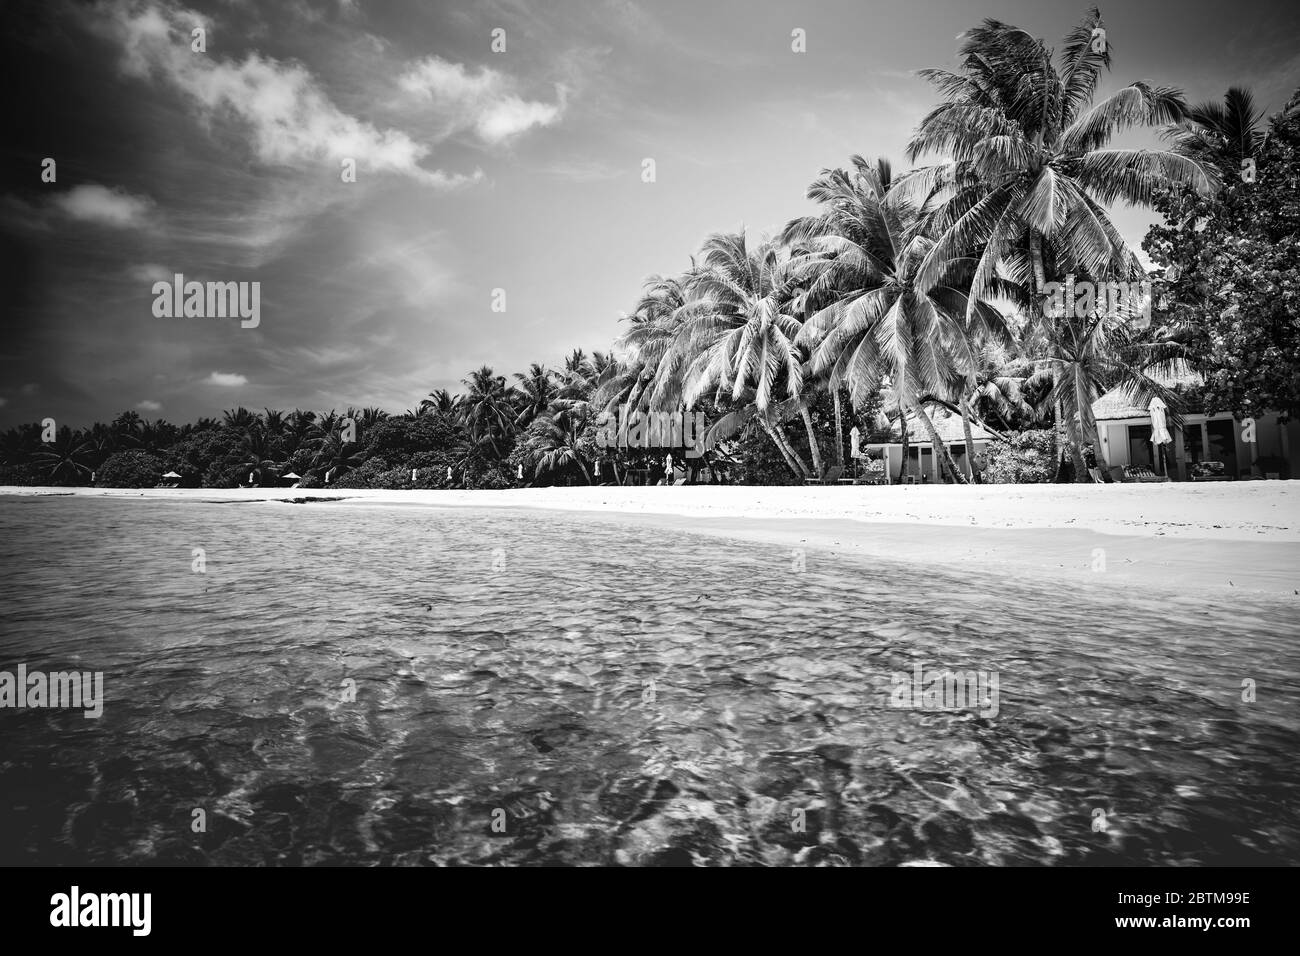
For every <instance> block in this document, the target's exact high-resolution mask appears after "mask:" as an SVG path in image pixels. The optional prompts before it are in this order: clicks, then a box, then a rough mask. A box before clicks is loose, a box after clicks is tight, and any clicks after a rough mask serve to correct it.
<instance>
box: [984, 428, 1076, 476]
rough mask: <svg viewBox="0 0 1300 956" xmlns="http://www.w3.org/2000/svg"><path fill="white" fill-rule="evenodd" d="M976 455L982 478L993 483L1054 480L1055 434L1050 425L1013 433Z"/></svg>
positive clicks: (1055, 458)
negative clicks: (1007, 440)
mask: <svg viewBox="0 0 1300 956" xmlns="http://www.w3.org/2000/svg"><path fill="white" fill-rule="evenodd" d="M1009 437H1010V439H1011V441H1010V442H1009V443H1008V442H994V443H993V444H991V445H989V446H988V449H987V450H986V451H985V452H984V453H983V454H982V455H979V456H978V459H979V468H980V473H981V476H982V477H983V479H984V481H986V482H988V483H990V484H996V485H1032V484H1047V483H1050V482H1052V481H1054V480H1055V479H1056V462H1057V452H1056V433H1055V431H1054V430H1053V429H1050V428H1038V429H1033V430H1031V431H1023V432H1012V433H1011V435H1010V436H1009Z"/></svg>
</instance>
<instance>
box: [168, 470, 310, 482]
mask: <svg viewBox="0 0 1300 956" xmlns="http://www.w3.org/2000/svg"><path fill="white" fill-rule="evenodd" d="M176 477H177V478H179V477H180V475H177V476H176ZM280 477H281V478H292V479H294V480H295V481H297V480H298V479H299V478H301V477H302V475H300V474H298V473H297V472H293V471H291V472H289V473H288V474H287V475H281V476H280Z"/></svg>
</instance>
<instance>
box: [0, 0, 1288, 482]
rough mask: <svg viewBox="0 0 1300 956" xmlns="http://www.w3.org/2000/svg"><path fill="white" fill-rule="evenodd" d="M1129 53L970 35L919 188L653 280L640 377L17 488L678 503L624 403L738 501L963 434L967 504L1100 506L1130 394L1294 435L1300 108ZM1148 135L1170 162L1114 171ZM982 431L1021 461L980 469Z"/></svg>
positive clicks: (641, 305)
mask: <svg viewBox="0 0 1300 956" xmlns="http://www.w3.org/2000/svg"><path fill="white" fill-rule="evenodd" d="M1099 31H1104V26H1103V23H1102V19H1101V15H1100V13H1098V12H1097V11H1096V10H1095V9H1094V10H1092V11H1091V12H1090V13H1089V14H1088V16H1087V17H1085V18H1084V20H1083V21H1082V22H1081V23H1080V24H1079V25H1078V26H1076V27H1075V28H1074V29H1073V30H1071V31H1070V32H1069V33H1068V34H1067V35H1066V37H1065V38H1064V40H1063V42H1062V44H1061V46H1060V49H1059V50H1056V51H1053V50H1051V49H1049V48H1048V46H1047V45H1046V44H1045V43H1044V42H1043V41H1041V40H1038V39H1035V38H1033V37H1031V36H1030V35H1029V34H1027V33H1025V32H1024V31H1022V30H1020V29H1018V28H1016V27H1013V26H1010V25H1007V24H1004V23H1000V22H997V21H994V20H986V21H985V22H984V23H983V24H982V25H981V26H979V27H976V28H974V29H972V30H970V31H968V32H967V33H966V34H964V37H963V42H962V46H961V49H960V56H961V61H960V66H959V68H958V69H957V70H955V71H948V70H925V71H922V75H923V76H924V77H925V78H926V79H927V80H929V81H930V82H931V83H932V84H933V85H934V87H935V91H936V95H937V99H938V102H937V104H936V105H935V107H934V108H933V109H932V110H931V111H930V112H929V113H928V114H927V115H926V116H925V117H923V118H922V119H921V121H920V123H919V125H918V126H917V129H916V132H915V134H914V136H913V138H912V140H911V142H910V144H909V146H908V156H909V159H910V160H912V161H913V162H915V161H917V160H919V159H921V158H922V157H927V156H933V157H935V158H936V161H935V162H934V163H933V164H931V165H922V166H917V167H916V168H913V169H911V170H909V171H907V172H905V173H903V174H901V175H899V174H896V173H895V171H894V169H893V168H892V166H891V165H890V163H889V162H887V161H885V160H883V159H877V160H868V159H865V158H863V157H861V156H854V157H852V158H851V160H850V162H849V164H848V165H847V167H845V168H838V169H826V170H823V171H822V173H821V174H820V175H819V176H818V177H817V178H816V179H815V180H814V182H813V183H812V184H811V185H810V186H809V187H808V193H807V195H808V198H810V199H811V200H813V201H814V202H815V203H816V204H817V211H816V212H815V213H814V214H812V215H809V216H805V217H801V218H799V219H796V220H794V221H792V222H790V223H788V224H787V225H786V226H785V228H784V229H783V230H781V232H780V234H779V235H777V236H775V237H770V238H764V239H762V240H758V241H755V240H754V239H753V238H752V237H750V236H748V235H746V234H745V233H743V232H742V233H719V234H716V235H713V236H711V237H709V238H708V239H707V240H706V241H705V243H704V245H703V247H702V248H701V249H700V250H698V252H697V253H696V255H694V256H693V257H692V258H691V259H690V266H689V268H687V269H686V270H685V271H683V272H682V273H680V274H677V275H669V276H653V277H651V278H650V279H649V280H647V282H646V284H645V287H644V289H643V290H642V293H641V296H640V298H639V299H638V301H637V302H636V304H635V307H634V309H633V310H632V313H631V314H630V315H629V317H628V318H627V320H626V321H627V326H626V328H625V329H624V330H623V331H622V334H621V336H620V337H619V338H618V340H617V342H616V345H615V348H614V350H613V351H611V352H608V353H606V352H595V353H592V354H591V355H587V354H585V353H584V352H582V351H581V350H578V351H575V352H573V353H572V354H571V355H570V356H569V357H568V358H567V359H566V360H565V362H564V367H563V368H561V369H558V370H551V369H547V368H545V367H544V366H542V365H538V364H533V365H532V366H530V368H529V369H528V370H527V371H526V372H521V373H516V374H514V375H513V377H512V379H508V378H507V377H506V376H503V375H497V374H496V373H495V372H494V371H493V370H492V369H490V368H487V367H484V368H480V369H478V370H477V371H475V372H472V373H471V374H470V375H469V376H468V377H467V378H466V379H464V380H463V385H464V391H463V392H461V393H460V394H457V395H452V394H449V393H448V392H446V391H441V390H440V391H437V392H434V393H432V394H430V395H429V396H428V397H427V398H425V399H424V400H423V401H422V402H420V404H419V406H418V407H417V408H415V409H412V410H408V411H407V412H406V413H405V414H401V415H390V414H388V413H386V412H384V411H382V410H380V409H375V408H365V409H359V410H358V409H348V410H346V411H345V412H343V413H338V412H336V411H329V412H323V413H316V412H305V411H300V410H295V411H293V412H289V413H284V412H280V411H274V410H271V409H266V410H264V412H262V413H254V412H250V411H249V410H247V409H244V408H236V409H232V410H230V411H227V412H225V413H224V417H223V418H222V419H221V420H212V419H203V420H200V421H199V422H197V423H194V424H187V425H184V426H180V427H177V426H174V425H171V424H169V423H167V422H162V421H157V422H149V421H144V420H142V419H141V418H140V417H139V416H138V415H136V414H135V413H133V412H126V413H123V414H122V415H119V416H118V417H117V418H116V419H115V420H114V421H113V422H112V423H111V424H108V425H102V424H96V425H94V426H92V427H90V428H88V429H80V430H73V429H69V428H66V427H64V428H60V429H58V430H57V432H56V433H55V434H54V435H53V436H49V435H43V434H42V428H41V426H40V425H28V426H23V427H21V428H17V429H13V430H11V431H9V432H8V433H7V434H6V435H5V436H4V444H3V466H2V467H0V483H10V484H61V485H73V484H86V483H89V482H90V480H91V477H92V475H93V476H94V481H95V483H97V484H121V485H126V486H136V485H142V484H152V483H155V481H156V480H157V479H159V478H161V476H162V473H163V472H164V471H174V472H176V473H178V474H179V475H181V479H180V482H181V484H183V485H190V486H200V485H201V486H205V487H225V486H233V485H236V484H248V483H250V482H251V483H252V484H256V485H267V484H282V483H284V482H286V481H289V480H294V479H287V478H285V477H284V476H286V475H296V476H298V478H299V479H300V480H301V483H302V485H303V486H304V487H320V486H324V485H330V486H332V487H351V488H362V487H397V488H402V487H417V488H443V487H469V488H501V487H512V486H514V485H516V484H519V483H521V482H524V483H576V484H589V483H596V482H624V481H646V480H650V481H654V480H657V479H658V478H661V477H662V476H663V464H662V452H651V451H646V450H633V451H628V450H621V451H617V452H615V451H611V450H609V449H601V448H599V447H598V446H597V443H596V431H597V425H598V421H599V416H600V415H601V414H602V413H608V412H609V411H611V410H614V409H617V408H618V407H619V406H620V405H627V406H630V407H633V408H645V409H651V410H655V411H662V412H676V411H681V410H683V409H689V410H700V411H703V412H704V413H705V415H706V418H707V421H708V422H709V427H710V429H711V431H710V435H711V437H713V438H716V439H718V441H717V444H716V447H715V448H713V450H712V451H710V452H709V454H708V456H707V458H706V462H705V463H706V464H707V465H708V466H709V469H710V473H711V474H712V475H713V476H714V478H715V479H718V480H728V481H743V482H747V483H760V484H762V483H781V482H786V483H789V482H800V481H802V480H803V479H806V478H814V477H819V476H824V475H825V474H826V473H827V472H828V471H829V469H830V468H832V467H833V466H838V467H843V466H844V465H845V463H846V457H847V455H848V447H849V438H848V435H849V432H850V430H851V429H853V428H854V427H856V428H858V430H859V434H860V436H861V438H862V440H863V441H864V442H865V441H870V440H873V439H877V440H878V439H883V438H885V437H886V436H898V437H899V438H901V440H902V441H903V442H904V444H905V445H906V444H907V443H908V442H909V441H915V440H920V441H931V440H932V438H933V437H937V436H936V434H935V426H934V423H933V417H934V415H935V413H936V411H939V410H946V411H948V412H952V413H955V414H957V415H959V416H960V417H961V420H962V422H963V425H964V426H965V440H966V446H967V454H966V455H965V458H964V461H965V462H966V464H965V465H964V466H963V467H961V468H959V467H958V466H957V465H956V464H955V462H954V460H953V458H952V456H951V455H949V454H948V453H947V452H946V451H944V452H943V453H942V454H941V455H940V456H939V463H938V464H939V466H940V468H941V471H942V477H943V480H946V481H952V482H967V481H972V480H982V479H986V480H992V481H1041V480H1052V478H1054V477H1056V476H1059V475H1063V474H1072V475H1073V476H1074V477H1075V479H1076V480H1080V481H1083V480H1087V471H1086V468H1085V467H1084V455H1085V453H1086V449H1088V448H1090V447H1093V448H1095V447H1100V443H1099V442H1098V434H1097V426H1096V422H1095V421H1094V420H1093V416H1092V410H1091V405H1092V402H1093V401H1094V400H1095V399H1096V398H1097V397H1098V396H1099V395H1100V394H1101V393H1102V392H1103V391H1105V390H1106V389H1108V388H1111V387H1114V386H1117V385H1119V386H1126V387H1128V388H1130V389H1131V390H1133V392H1134V393H1135V394H1137V395H1138V396H1141V397H1148V396H1153V395H1158V396H1160V397H1161V398H1163V399H1164V400H1165V401H1166V402H1167V403H1168V404H1169V405H1170V406H1171V408H1172V409H1173V410H1174V412H1175V413H1177V412H1178V411H1179V410H1186V409H1187V408H1188V402H1189V400H1195V401H1201V402H1203V403H1205V405H1206V406H1207V407H1208V408H1209V410H1211V411H1218V410H1226V411H1232V412H1235V413H1238V414H1249V413H1251V412H1252V411H1257V410H1259V409H1261V408H1264V407H1267V408H1272V409H1277V410H1281V411H1284V412H1291V411H1293V410H1294V409H1295V408H1296V407H1297V405H1298V404H1300V373H1298V372H1297V367H1296V363H1295V355H1296V354H1297V346H1298V345H1300V325H1298V324H1297V323H1298V321H1300V320H1298V318H1297V316H1298V315H1300V312H1298V311H1297V304H1298V303H1297V298H1298V297H1300V285H1297V281H1298V270H1297V265H1298V263H1297V253H1298V251H1300V233H1298V230H1297V226H1298V224H1300V199H1298V198H1297V196H1300V193H1298V192H1297V186H1298V185H1300V182H1298V181H1297V166H1296V160H1297V146H1298V145H1300V118H1297V111H1296V109H1295V106H1296V103H1295V101H1293V102H1292V103H1291V104H1289V106H1288V108H1287V109H1286V110H1284V111H1283V112H1282V113H1281V114H1279V116H1277V117H1274V118H1273V120H1272V121H1271V123H1270V124H1269V126H1268V129H1267V130H1264V129H1262V128H1260V119H1261V118H1260V117H1259V116H1258V115H1257V112H1256V111H1255V110H1254V107H1253V105H1252V104H1251V103H1250V100H1249V94H1248V93H1247V92H1246V91H1242V90H1231V91H1229V93H1228V95H1227V97H1226V98H1225V103H1224V105H1222V106H1221V105H1219V104H1205V105H1202V106H1198V107H1189V106H1188V105H1187V104H1186V103H1185V102H1184V100H1183V97H1182V95H1181V93H1180V92H1179V91H1178V90H1177V89H1174V88H1172V87H1168V86H1159V85H1154V84H1152V83H1150V82H1148V81H1145V80H1138V81H1134V82H1132V83H1130V84H1128V85H1126V86H1123V87H1121V88H1120V89H1119V90H1117V91H1116V92H1115V93H1113V94H1111V95H1110V96H1108V97H1106V98H1104V99H1101V100H1099V101H1098V100H1096V98H1095V95H1094V94H1095V91H1096V88H1097V85H1098V82H1099V80H1100V77H1101V76H1102V74H1103V73H1104V72H1105V71H1108V70H1109V69H1110V65H1111V62H1110V48H1109V46H1108V44H1107V41H1106V38H1105V34H1104V32H1099ZM1099 37H1100V40H1099V39H1098V38H1099ZM1134 127H1144V128H1146V129H1148V130H1150V131H1152V132H1154V133H1157V134H1160V135H1162V136H1163V137H1164V138H1165V139H1166V141H1167V148H1160V149H1130V148H1117V147H1114V146H1113V145H1112V143H1111V141H1112V139H1113V137H1114V136H1115V135H1116V134H1117V133H1119V132H1121V131H1124V130H1127V129H1130V128H1134ZM1244 159H1250V160H1251V161H1252V162H1253V163H1254V164H1255V175H1254V176H1253V177H1250V178H1249V181H1247V180H1246V179H1244V178H1243V177H1242V176H1241V175H1240V169H1241V167H1242V161H1243V160H1244ZM1117 200H1122V201H1124V202H1128V203H1133V204H1139V205H1145V206H1150V207H1153V208H1155V209H1157V210H1159V211H1160V212H1162V213H1163V214H1164V217H1165V224H1164V225H1162V226H1158V227H1155V228H1153V229H1152V231H1151V233H1150V234H1149V236H1148V237H1147V239H1146V242H1145V243H1144V246H1145V248H1146V249H1147V250H1148V252H1149V253H1150V255H1151V256H1152V258H1153V260H1154V261H1155V262H1157V263H1158V264H1159V266H1160V267H1161V271H1159V272H1157V273H1153V276H1148V275H1147V273H1146V271H1145V270H1144V268H1143V267H1142V265H1141V263H1140V260H1139V259H1138V257H1137V255H1136V253H1135V252H1134V250H1132V249H1131V248H1130V247H1129V245H1128V244H1127V242H1126V241H1125V240H1124V238H1123V237H1122V236H1121V235H1120V233H1119V231H1118V230H1117V229H1116V227H1115V226H1114V224H1113V223H1112V222H1111V220H1110V218H1109V215H1108V213H1107V208H1108V207H1109V206H1111V205H1112V204H1113V203H1114V202H1116V201H1117ZM1153 277H1154V279H1155V283H1154V285H1155V288H1156V290H1157V293H1158V294H1156V295H1154V296H1149V297H1148V299H1147V301H1146V302H1145V303H1144V310H1143V311H1144V314H1143V315H1138V314H1136V312H1135V310H1134V308H1133V307H1132V306H1131V304H1128V305H1125V304H1119V303H1116V302H1114V301H1110V302H1106V301H1105V300H1097V301H1093V300H1092V299H1087V300H1086V302H1085V304H1083V305H1080V306H1078V307H1076V308H1074V309H1068V308H1067V309H1059V308H1054V307H1049V292H1050V289H1051V287H1052V284H1053V283H1067V284H1070V283H1075V284H1080V283H1093V284H1094V285H1097V284H1101V283H1107V282H1131V281H1135V280H1149V279H1152V278H1153ZM1071 287H1073V286H1071ZM1148 317H1150V319H1151V321H1146V319H1147V318H1148ZM1189 368H1190V369H1193V370H1196V371H1199V372H1200V373H1201V374H1202V375H1203V377H1204V379H1205V383H1206V384H1205V387H1204V388H1203V389H1200V390H1198V391H1197V392H1196V394H1195V395H1188V394H1186V393H1185V392H1183V391H1180V390H1175V389H1173V388H1170V387H1168V386H1167V385H1166V384H1163V382H1164V381H1166V380H1167V376H1168V375H1169V373H1172V372H1178V371H1183V370H1185V369H1189ZM973 423H979V424H981V425H982V426H983V427H985V428H986V429H988V430H989V431H990V432H992V433H994V434H995V435H996V436H997V442H996V443H995V447H994V448H993V449H992V450H991V451H990V452H989V453H988V454H986V455H983V456H979V457H978V458H977V456H976V455H975V454H974V450H973V445H972V444H971V437H970V436H971V425H972V424H973ZM43 439H52V440H43ZM1062 455H1066V456H1068V458H1069V466H1070V467H1066V468H1062V467H1060V464H1061V463H1060V461H1059V459H1060V458H1061V456H1062ZM981 467H982V468H983V469H985V470H986V472H987V474H985V475H983V476H981V475H980V473H979V471H980V468H981ZM413 471H414V475H413V474H412V472H413ZM521 474H522V478H520V475H521Z"/></svg>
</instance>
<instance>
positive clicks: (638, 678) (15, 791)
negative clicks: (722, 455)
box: [0, 498, 1300, 866]
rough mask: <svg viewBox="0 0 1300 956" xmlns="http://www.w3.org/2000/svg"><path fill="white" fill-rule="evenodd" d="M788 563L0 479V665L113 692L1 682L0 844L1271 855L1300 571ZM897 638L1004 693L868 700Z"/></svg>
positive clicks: (353, 852)
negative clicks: (1085, 580)
mask: <svg viewBox="0 0 1300 956" xmlns="http://www.w3.org/2000/svg"><path fill="white" fill-rule="evenodd" d="M954 534H960V531H958V530H954ZM195 548H202V549H203V550H204V558H205V562H206V565H205V569H204V571H203V572H202V573H197V572H195V571H194V570H192V563H193V562H194V560H195V559H194V556H193V549H195ZM800 564H801V562H800V560H799V556H798V555H793V554H792V553H791V549H790V548H789V547H785V546H779V545H761V544H755V543H738V542H732V541H728V540H724V539H719V538H714V537H704V536H693V535H681V534H677V533H670V532H667V531H663V530H660V529H655V528H653V527H648V526H644V525H629V524H620V523H619V522H618V521H617V519H612V518H609V517H608V516H607V517H604V518H601V517H598V516H585V515H575V514H562V513H548V512H509V511H499V510H481V511H480V510H462V509H453V510H436V509H429V508H400V507H378V506H370V507H361V506H358V507H353V506H338V505H332V504H329V503H316V504H308V505H293V504H285V503H263V502H253V503H202V502H179V503H172V502H162V501H156V500H155V501H149V502H147V503H144V502H132V501H121V500H102V499H101V500H93V499H74V498H27V499H18V498H7V499H6V498H0V601H2V604H0V670H8V671H10V672H14V671H15V670H16V667H17V665H18V664H19V663H25V664H26V665H27V667H28V669H29V671H34V670H44V671H56V670H68V669H74V668H75V669H78V670H83V671H102V672H103V673H104V681H105V693H106V698H107V701H106V704H105V708H104V713H103V716H102V717H101V718H100V719H98V720H95V719H86V718H85V717H83V715H82V712H81V711H79V710H70V709H64V710H53V709H44V710H33V709H4V710H0V863H6V864H12V863H19V864H26V863H43V864H56V863H196V864H202V863H211V864H241V865H242V864H256V865H277V864H426V865H428V864H444V865H466V864H509V863H576V864H603V863H625V864H660V865H663V864H669V865H671V864H689V863H696V864H711V865H719V864H757V863H769V864H786V863H796V864H806V865H813V864H822V865H844V864H868V865H891V864H901V863H911V862H936V863H945V864H951V865H958V866H960V865H979V864H1054V865H1075V864H1191V863H1217V864H1229V863H1246V864H1254V863H1290V864H1294V863H1297V862H1300V825H1298V822H1297V815H1296V810H1295V808H1296V806H1297V805H1300V801H1298V800H1297V797H1300V769H1298V768H1297V763H1296V761H1295V754H1296V753H1297V751H1298V750H1300V706H1297V705H1300V692H1298V690H1297V688H1298V687H1300V682H1298V681H1297V678H1298V677H1300V655H1298V654H1297V650H1296V643H1297V640H1296V639H1297V636H1300V611H1297V609H1296V607H1295V605H1292V604H1290V603H1287V602H1284V601H1281V600H1262V599H1260V598H1256V597H1253V596H1243V597H1242V598H1241V599H1239V600H1236V601H1234V602H1232V603H1228V602H1227V601H1225V600H1222V599H1218V600H1215V601H1213V602H1211V601H1204V600H1200V599H1198V598H1197V596H1196V595H1183V594H1179V593H1178V585H1177V582H1176V581H1171V582H1170V583H1169V586H1168V588H1167V589H1166V590H1165V593H1163V594H1159V595H1146V594H1143V593H1142V592H1138V591H1135V590H1128V591H1123V590H1114V589H1105V588H1103V587H1101V586H1097V587H1094V588H1080V587H1077V586H1073V585H1071V586H1068V587H1067V586H1060V585H1056V586H1053V585H1047V584H1044V583H1042V582H1038V581H1029V580H1025V579H1020V578H1017V577H1015V576H1013V575H1009V574H1004V573H999V572H998V570H997V569H996V568H986V567H977V568H972V569H970V571H969V572H968V573H962V574H956V573H954V572H953V571H950V570H937V569H929V568H925V567H923V566H919V565H907V564H893V563H885V562H880V561H877V560H874V559H872V560H867V559H864V558H851V557H846V556H844V555H841V554H835V553H831V552H819V551H817V550H808V551H807V552H806V554H804V555H803V556H802V567H803V570H798V568H799V567H800ZM916 664H924V665H925V666H927V667H929V668H940V667H952V668H961V669H971V670H980V671H991V672H996V674H997V676H998V680H999V699H998V708H997V714H996V716H992V715H991V713H990V712H989V709H988V708H985V714H986V716H981V715H980V711H979V709H978V708H969V707H968V708H963V709H957V710H938V711H924V710H915V709H900V708H896V707H894V706H892V705H891V694H890V692H891V686H892V685H891V676H892V675H894V674H895V673H903V674H907V675H910V674H911V673H912V669H913V666H914V665H916ZM1244 679H1252V680H1254V681H1256V682H1257V695H1258V696H1257V699H1256V700H1255V701H1254V702H1249V703H1248V702H1244V701H1243V700H1242V681H1243V680H1244ZM350 682H351V683H350ZM353 687H354V688H355V700H350V699H348V698H349V697H350V690H351V689H352V688H353ZM196 810H201V811H203V814H202V819H203V822H204V824H205V827H204V828H203V831H202V832H195V827H196V826H197V823H196V821H197V820H198V819H199V817H198V816H196V814H195V811H196Z"/></svg>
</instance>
